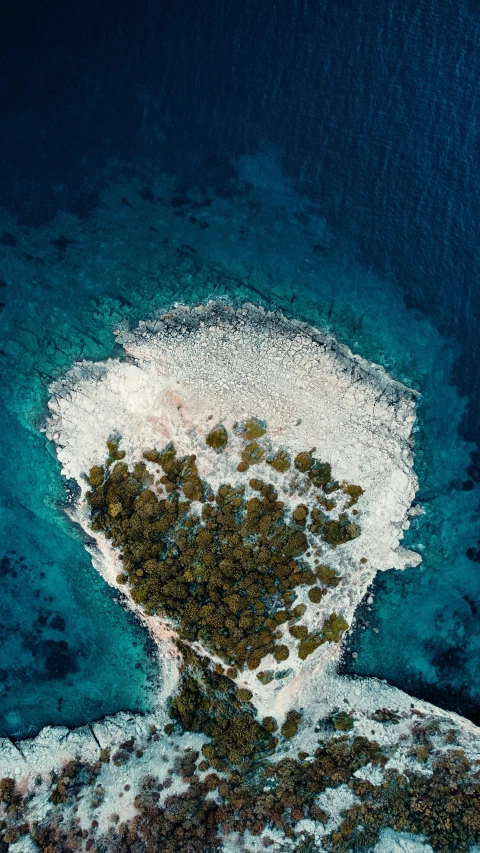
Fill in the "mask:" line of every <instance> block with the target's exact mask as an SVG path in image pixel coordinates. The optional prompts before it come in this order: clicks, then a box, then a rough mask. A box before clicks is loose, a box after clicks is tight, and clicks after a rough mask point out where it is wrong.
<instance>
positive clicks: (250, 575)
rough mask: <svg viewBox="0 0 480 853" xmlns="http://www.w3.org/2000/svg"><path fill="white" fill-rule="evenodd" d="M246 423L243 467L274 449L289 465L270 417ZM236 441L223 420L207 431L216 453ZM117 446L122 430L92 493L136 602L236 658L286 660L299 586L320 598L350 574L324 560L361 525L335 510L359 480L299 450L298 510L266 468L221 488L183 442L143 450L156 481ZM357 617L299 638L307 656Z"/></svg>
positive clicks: (98, 469) (100, 524)
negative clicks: (346, 479)
mask: <svg viewBox="0 0 480 853" xmlns="http://www.w3.org/2000/svg"><path fill="white" fill-rule="evenodd" d="M239 430H240V431H241V434H242V436H243V437H244V441H245V442H246V443H244V445H243V449H242V451H241V461H240V463H239V466H238V469H239V474H241V473H242V472H245V471H247V470H248V468H250V467H251V466H252V465H258V464H259V463H260V462H261V461H262V460H263V459H264V457H266V458H265V461H266V462H269V464H270V465H271V466H273V467H274V468H275V469H276V470H277V471H278V472H282V473H285V472H286V471H287V470H289V469H290V462H289V461H288V455H287V454H286V452H283V451H278V452H276V453H275V454H273V455H272V454H270V457H269V456H268V453H267V451H266V448H265V447H264V446H261V445H260V444H259V443H258V439H259V438H261V437H262V436H263V435H264V434H265V426H264V424H262V423H261V422H260V421H258V420H256V419H251V420H250V421H247V422H246V424H244V425H241V426H240V427H239ZM227 443H228V433H227V431H226V429H225V427H223V425H221V424H220V425H218V426H217V427H215V428H214V429H212V430H211V432H210V433H209V434H208V435H207V438H206V444H207V445H208V448H209V449H208V450H207V448H206V452H214V453H221V452H222V451H223V450H224V448H225V447H226V446H227ZM118 448H119V442H118V440H115V439H111V440H110V441H109V444H108V449H109V457H108V459H107V462H106V465H105V466H104V467H103V466H95V467H93V468H92V469H91V470H90V473H89V475H88V481H89V484H90V487H91V490H90V491H89V492H88V493H87V501H88V503H89V506H90V508H91V516H92V517H91V526H92V529H93V530H95V531H102V532H103V533H104V534H105V536H106V537H107V538H109V539H110V540H111V541H112V544H113V545H114V546H115V547H116V548H117V549H119V551H120V558H121V559H122V561H123V563H122V566H123V571H122V573H121V574H120V575H119V577H118V580H119V582H121V583H127V584H128V586H129V588H130V592H131V595H132V598H133V600H134V601H135V602H136V603H137V604H139V605H141V606H142V607H143V608H144V609H145V611H146V612H147V613H149V614H153V613H159V614H162V615H165V616H167V617H168V618H170V619H171V620H172V621H173V622H174V623H175V625H176V626H177V628H178V633H179V635H180V637H182V638H183V639H185V640H189V641H193V640H199V641H201V642H202V643H203V644H204V645H205V647H206V648H208V649H209V650H210V651H213V652H214V653H216V654H217V655H219V656H220V657H221V658H223V660H224V661H225V662H226V663H227V664H229V665H230V666H236V667H238V668H242V667H244V666H245V665H247V666H248V667H249V668H250V669H256V668H257V667H258V666H259V664H260V662H261V660H262V658H264V657H265V656H266V655H268V654H270V653H272V654H273V656H274V657H275V659H276V660H277V662H278V661H283V660H285V659H286V658H287V657H288V654H289V650H288V647H287V646H285V645H284V644H282V643H280V642H278V640H279V639H280V638H281V632H279V630H278V629H279V625H280V624H282V623H283V622H285V621H286V620H295V619H296V618H297V617H298V613H296V612H295V608H294V606H293V603H294V601H295V598H296V595H297V590H298V589H299V588H301V587H302V586H305V585H307V586H309V587H311V589H310V592H309V598H310V601H311V602H312V603H313V604H318V603H319V602H320V601H321V599H322V597H323V595H324V594H325V592H326V591H327V587H328V586H333V585H335V583H336V582H339V580H340V578H337V576H336V574H335V572H334V571H333V570H331V569H328V567H325V566H322V565H320V561H319V560H318V559H316V557H315V551H316V549H317V546H318V544H320V543H322V542H323V543H326V544H328V545H330V546H336V545H339V544H343V543H345V542H348V541H349V540H351V539H353V538H355V537H357V536H358V535H359V534H360V527H359V526H358V524H355V523H354V522H352V521H351V519H350V518H349V516H348V512H347V511H346V509H344V511H343V512H340V514H339V516H338V518H336V519H335V518H332V517H330V515H329V512H330V511H331V510H332V509H333V507H334V506H335V502H334V501H332V500H331V499H328V500H327V499H326V495H327V494H331V493H332V492H333V491H339V492H343V493H346V494H348V495H349V496H350V503H351V502H352V498H353V497H354V498H355V499H358V497H359V496H360V494H361V493H362V490H361V489H360V487H352V486H349V485H348V484H342V486H340V485H339V484H338V483H337V482H336V481H333V480H332V474H331V469H330V465H329V464H328V463H323V462H320V461H319V460H318V459H315V457H314V456H313V454H312V453H311V452H305V453H300V454H298V455H297V456H296V457H295V459H294V470H295V473H296V476H297V478H299V477H300V478H301V477H302V476H303V482H302V483H301V487H302V490H303V492H305V491H306V490H307V489H310V493H309V494H311V502H314V506H313V507H312V508H309V506H307V504H300V505H297V506H296V507H295V508H294V509H293V511H292V510H291V508H290V507H289V506H288V505H287V504H286V503H285V502H284V501H282V500H279V498H278V492H277V489H276V488H275V487H274V485H273V484H272V483H268V482H266V481H265V480H263V479H260V478H258V477H253V478H250V479H249V478H248V475H247V476H245V477H243V478H242V477H240V476H239V477H238V480H237V482H236V483H235V484H233V485H231V484H228V483H226V484H224V485H221V486H220V487H219V488H218V489H217V491H216V493H214V491H213V490H212V489H211V487H210V486H209V484H208V483H206V482H205V481H204V480H202V479H201V477H200V474H199V470H198V467H197V460H196V457H195V456H182V457H179V456H177V453H176V450H175V447H174V446H173V445H172V444H170V445H168V446H167V447H166V448H165V449H164V450H162V451H161V452H158V451H157V450H151V451H147V452H146V453H144V458H145V460H147V461H149V462H151V463H153V464H154V465H156V466H158V469H159V470H158V473H159V474H160V477H159V479H158V480H157V481H156V483H155V486H154V485H153V479H154V478H153V476H152V474H151V473H149V471H148V470H147V466H146V465H145V463H144V462H140V463H138V464H136V465H135V466H134V467H133V468H129V467H128V465H127V464H126V463H125V462H123V461H121V459H122V451H120V450H119V449H118ZM287 462H288V468H285V465H286V464H287ZM267 470H268V469H267ZM307 557H308V558H309V559H306V558H307ZM312 566H313V567H314V568H312ZM318 582H319V583H320V584H321V585H320V586H318V585H317V583H318ZM347 627H348V625H347V623H346V622H345V620H344V619H343V617H342V616H338V615H337V614H335V613H332V614H330V615H329V617H328V618H327V620H326V621H325V624H324V626H323V629H321V630H320V631H317V632H315V633H312V634H309V633H308V631H307V633H306V635H304V636H301V637H299V647H298V654H299V657H300V658H301V659H304V658H305V657H307V655H309V654H311V653H312V652H313V651H315V649H316V648H318V647H319V646H320V645H321V644H322V643H324V642H327V641H330V642H337V641H338V640H339V639H340V638H341V636H342V634H343V632H344V631H345V630H346V628H347Z"/></svg>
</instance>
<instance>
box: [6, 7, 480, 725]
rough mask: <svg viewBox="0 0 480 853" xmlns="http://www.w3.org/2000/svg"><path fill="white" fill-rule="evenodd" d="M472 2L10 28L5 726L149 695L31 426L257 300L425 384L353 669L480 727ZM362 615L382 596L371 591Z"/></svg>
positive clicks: (50, 14)
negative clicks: (158, 333)
mask: <svg viewBox="0 0 480 853" xmlns="http://www.w3.org/2000/svg"><path fill="white" fill-rule="evenodd" d="M479 76H480V7H478V5H477V4H476V3H474V2H473V0H472V2H466V0H463V2H462V0H460V2H455V3H454V2H452V0H443V2H435V0H433V2H432V0H430V2H425V0H419V2H418V0H417V2H415V3H414V2H412V0H403V2H402V3H400V2H399V1H398V0H393V2H390V3H388V4H386V3H384V2H381V0H370V2H368V3H366V4H363V5H362V4H355V3H351V2H346V0H338V2H335V0H333V2H329V0H316V2H313V0H292V2H289V3H286V2H280V0H269V2H267V1H266V0H255V2H253V0H245V2H243V3H241V4H239V3H236V2H233V0H202V2H198V0H197V1H196V2H194V0H175V2H173V0H165V2H162V3H153V2H151V1H150V2H149V0H139V2H137V3H135V4H132V3H125V4H123V5H122V4H114V3H113V2H100V3H98V2H93V0H77V1H76V0H70V2H66V3H65V2H60V0H53V1H52V2H50V3H48V4H46V5H45V7H38V4H34V3H33V2H24V3H22V2H20V3H17V4H10V8H9V9H8V10H7V13H6V14H5V15H4V17H3V19H2V28H1V31H0V111H1V112H0V116H1V122H0V153H1V156H0V300H1V313H0V327H1V331H0V335H1V340H0V359H1V365H2V382H1V388H0V393H1V395H2V408H1V412H0V420H1V422H0V436H1V439H0V447H1V454H2V464H1V466H0V519H1V530H2V553H1V555H0V556H1V559H0V580H1V603H2V608H1V614H2V615H1V619H0V638H1V642H0V735H10V736H20V737H24V736H28V735H29V734H33V733H35V732H37V731H39V729H40V728H42V726H45V725H48V724H58V725H68V726H74V725H80V724H82V723H85V722H89V721H92V720H94V719H98V718H99V717H101V716H103V715H105V714H110V713H115V712H116V711H119V710H140V711H141V710H145V709H146V708H148V707H149V706H151V704H152V703H153V702H154V701H155V686H156V674H155V673H156V666H155V659H154V654H153V650H152V647H151V644H150V643H149V640H148V637H147V636H146V634H145V632H144V630H143V628H142V627H141V626H140V625H138V624H137V623H136V621H135V620H134V619H133V617H132V616H131V615H130V614H129V613H128V612H127V610H126V609H125V607H124V606H122V602H121V601H120V600H117V597H116V595H115V594H114V593H113V592H112V591H111V590H109V589H108V587H106V586H105V584H104V583H103V581H102V580H101V579H100V577H99V576H98V574H97V573H96V571H95V570H94V568H93V567H92V565H91V561H90V557H89V555H88V553H87V551H86V550H85V547H84V543H83V542H82V539H81V536H80V534H79V532H78V531H77V530H76V529H75V527H74V526H73V524H72V523H71V522H70V521H69V519H68V516H67V515H66V513H65V509H68V505H69V501H71V500H72V499H73V498H74V495H73V494H72V493H70V491H69V487H68V486H69V484H65V483H64V482H63V481H62V478H61V476H60V471H59V466H58V464H57V462H56V459H55V456H54V452H53V448H52V447H51V446H49V443H48V442H47V440H46V439H45V436H44V434H43V432H42V429H43V428H44V423H45V417H46V406H47V401H48V386H49V384H50V383H51V381H52V379H54V378H55V377H56V376H58V375H59V374H61V373H62V372H63V371H65V370H66V369H68V367H69V366H70V365H71V364H72V363H73V362H74V361H75V360H78V359H81V358H87V359H101V358H105V357H107V356H109V355H116V354H117V355H118V353H117V352H116V349H115V337H114V334H113V331H114V329H115V328H116V326H118V324H121V323H124V322H130V323H135V322H137V321H138V320H139V319H141V318H145V317H148V316H149V315H150V314H151V313H152V312H153V311H155V310H156V309H159V308H168V306H169V305H171V304H172V302H173V301H184V300H186V301H191V302H196V301H200V300H202V299H205V298H209V297H224V298H228V299H230V300H233V301H241V300H244V299H250V300H252V301H255V302H259V303H262V304H265V305H268V306H272V305H273V306H278V307H280V308H282V309H283V310H284V311H286V312H287V313H288V314H290V315H292V316H298V317H301V318H304V319H307V320H309V321H311V322H313V323H316V324H319V325H321V326H322V327H324V328H327V329H329V330H330V331H331V332H332V333H334V334H335V335H337V337H338V338H339V339H340V340H342V341H344V342H345V343H347V344H348V345H349V346H350V347H351V348H352V349H353V350H354V351H355V352H358V353H360V354H361V355H363V356H365V357H366V358H368V359H371V360H372V361H375V362H378V363H380V364H383V365H384V366H385V367H386V369H387V370H389V372H390V373H391V374H392V375H393V376H395V377H396V378H398V379H400V380H402V381H404V382H406V383H408V384H410V385H412V386H413V387H415V388H417V389H418V390H419V391H420V395H421V396H420V401H419V409H418V423H417V427H416V433H415V442H416V448H415V449H416V470H417V474H418V477H419V482H420V490H419V494H418V496H417V500H418V503H420V505H421V506H422V508H423V509H424V514H423V515H421V516H419V517H418V518H416V519H415V520H414V521H413V522H412V525H411V528H410V529H409V530H408V531H407V533H406V537H405V541H406V544H407V545H408V546H409V547H412V548H414V549H416V550H418V551H419V552H420V553H421V555H422V558H423V562H422V564H421V566H420V567H419V568H416V569H411V570H406V571H403V572H398V571H393V570H391V569H390V567H389V566H385V572H382V573H381V574H380V575H379V576H378V578H377V579H376V581H375V583H374V585H373V587H372V590H371V591H370V593H371V595H373V602H372V603H368V602H367V600H365V602H364V603H362V605H361V607H360V608H359V611H358V618H357V621H356V625H355V627H354V629H353V630H352V632H351V634H350V638H349V643H348V646H349V647H348V649H347V653H346V655H345V660H344V663H343V666H344V670H345V672H347V673H350V674H351V675H353V676H355V675H357V676H359V675H368V676H376V677H378V678H383V679H386V680H388V681H389V682H391V683H393V684H396V685H397V686H399V687H401V688H403V689H405V690H407V691H408V692H410V693H411V694H412V695H413V696H418V697H422V698H427V699H430V700H432V701H434V702H435V703H436V704H438V705H439V706H441V707H444V708H449V709H453V710H457V711H459V712H460V713H463V714H464V715H466V716H468V717H469V718H470V719H472V720H474V721H475V722H476V723H478V724H480V516H479V500H480V450H479V447H478V441H479V438H480V427H479V424H480V417H479V414H480V413H479V407H480V402H479V401H480V370H479V367H480V346H479V334H478V328H479V324H478V316H479V310H480V289H479V282H480V280H479V269H480V252H479V199H480V168H479V158H480V128H479V120H478V116H479V115H480V109H479V107H480V103H479V101H480V89H479V85H478V84H479ZM368 600H370V599H368Z"/></svg>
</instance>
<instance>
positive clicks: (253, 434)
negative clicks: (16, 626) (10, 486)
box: [0, 302, 480, 853]
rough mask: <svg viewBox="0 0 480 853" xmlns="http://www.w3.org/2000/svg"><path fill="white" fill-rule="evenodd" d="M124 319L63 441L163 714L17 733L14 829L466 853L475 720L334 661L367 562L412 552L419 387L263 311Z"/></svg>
mask: <svg viewBox="0 0 480 853" xmlns="http://www.w3.org/2000/svg"><path fill="white" fill-rule="evenodd" d="M115 334H116V337H117V342H118V345H119V352H120V347H121V348H122V349H121V352H120V354H119V357H118V358H116V359H110V360H108V361H105V362H102V363H93V362H80V363H78V364H76V365H74V367H73V368H72V369H71V370H70V371H69V372H68V373H67V374H66V375H65V376H64V377H63V379H62V380H61V381H58V382H55V383H54V384H53V385H52V387H51V389H50V390H51V398H50V404H49V408H50V414H49V419H48V424H47V435H48V437H49V438H50V439H51V440H52V442H54V444H55V446H56V452H57V456H58V459H59V461H60V463H61V466H62V473H63V475H64V477H65V478H67V479H69V480H74V481H75V482H76V483H77V485H78V488H79V495H78V498H77V499H76V501H75V503H74V505H73V506H72V507H71V508H70V509H69V510H68V512H69V514H70V515H71V518H72V521H73V522H75V523H77V524H79V525H81V527H82V529H83V531H84V533H85V534H86V537H88V538H87V544H86V547H87V548H88V550H89V551H90V553H91V555H92V560H93V563H94V566H95V567H96V569H97V570H98V571H99V572H100V573H101V574H102V576H103V577H104V578H105V580H106V582H107V583H109V584H111V585H112V586H114V587H116V588H117V589H118V590H119V591H121V593H122V595H123V596H124V598H125V601H126V602H127V604H128V606H129V607H131V608H132V609H133V611H134V612H135V613H136V615H137V616H138V618H139V619H140V620H141V621H142V622H143V623H144V624H145V625H146V627H147V629H148V630H149V631H150V633H151V635H152V637H154V639H155V642H156V644H157V648H158V667H159V673H160V678H159V682H160V688H159V691H158V695H157V697H156V704H155V707H154V709H153V710H152V711H151V713H150V714H148V715H145V716H134V715H127V714H119V715H116V716H115V717H112V718H109V719H106V720H103V721H100V722H98V723H95V724H92V725H91V726H86V727H83V728H81V729H76V730H74V731H69V730H67V729H59V728H47V729H44V730H43V731H42V732H41V733H40V734H39V735H38V736H37V737H36V738H34V739H31V740H27V741H21V742H18V743H13V742H11V741H8V740H4V741H1V742H0V775H1V776H2V779H1V780H0V801H1V802H2V808H1V812H0V825H1V827H2V833H3V836H4V839H5V842H4V843H5V844H7V845H10V847H11V849H12V850H18V851H20V850H22V851H23V850H44V851H47V850H48V851H50V850H52V851H63V850H65V851H66V850H114V851H129V850H132V851H139V853H143V851H150V850H162V851H163V850H165V851H172V853H173V851H177V850H178V851H180V850H181V851H182V853H186V851H192V853H203V851H213V850H218V851H229V850H245V851H247V850H250V851H253V850H261V849H270V850H273V851H276V850H285V851H289V850H298V851H300V850H302V851H307V850H308V851H310V850H311V851H317V850H318V851H321V850H326V851H327V850H328V851H337V852H338V853H342V851H345V853H346V851H350V850H376V851H377V853H380V851H382V850H385V851H386V850H392V851H394V850H412V851H414V850H417V849H421V850H429V849H433V850H438V851H442V853H443V851H450V850H452V851H453V850H455V851H466V852H467V851H469V850H471V849H473V845H474V844H475V843H477V842H479V841H480V820H479V817H478V815H479V813H480V785H479V780H478V767H479V766H480V742H479V739H478V729H476V728H475V726H473V725H472V724H471V723H469V722H467V721H465V720H463V719H461V718H460V717H458V716H456V715H455V714H451V713H448V712H444V711H440V710H438V709H437V708H435V707H434V706H432V705H429V704H428V703H425V702H419V701H413V700H412V698H411V697H410V696H407V695H406V694H405V693H403V692H402V691H400V690H397V689H395V688H393V687H391V686H389V685H387V684H386V683H384V682H379V681H377V680H375V679H351V678H346V677H343V676H340V675H339V674H338V663H339V660H340V656H341V654H342V650H343V649H344V648H345V647H346V646H347V645H348V632H349V629H350V628H351V626H352V624H354V620H355V610H356V608H357V606H358V604H359V603H360V601H362V600H363V599H364V597H365V595H366V593H367V590H368V587H369V585H370V584H371V582H372V580H373V578H374V577H375V575H376V573H377V572H379V571H383V570H386V569H390V568H397V569H402V568H404V567H407V566H416V565H418V564H419V563H420V557H419V555H418V554H416V553H414V552H412V551H408V550H406V549H404V548H403V547H402V545H401V541H402V537H403V532H404V530H405V529H406V528H407V527H408V525H409V516H411V515H412V514H415V513H417V512H420V511H421V510H420V508H419V507H417V506H415V507H413V506H412V502H413V501H414V498H415V492H416V488H417V481H416V476H415V472H414V469H413V462H414V454H413V438H412V435H413V427H414V423H415V402H416V393H415V392H414V391H412V390H411V389H409V388H407V387H405V386H403V385H401V384H400V383H398V382H395V381H394V380H393V379H391V377H389V376H388V374H387V373H386V372H385V370H384V369H383V368H380V367H378V366H376V365H373V364H370V363H368V362H367V361H365V360H364V359H362V358H360V357H359V356H357V355H354V354H352V352H351V351H350V350H349V349H348V348H347V347H345V346H343V345H341V344H339V343H338V342H337V341H336V340H335V339H334V338H332V337H330V336H328V335H327V334H325V333H323V332H321V331H320V330H318V329H314V328H312V327H311V326H308V325H306V324H304V323H301V322H298V321H293V320H290V319H287V318H286V317H285V316H284V315H282V314H281V313H280V312H267V311H264V310H263V309H259V308H257V307H255V306H253V305H250V304H245V305H242V306H240V307H237V308H234V307H232V306H230V305H228V304H226V303H222V302H217V303H211V304H208V305H204V306H196V307H188V306H176V307H174V308H172V310H171V311H170V312H169V313H167V314H162V315H161V316H158V317H156V318H153V319H151V320H148V321H146V322H144V323H142V324H140V326H139V327H138V328H136V329H134V330H129V329H116V330H115ZM125 677H126V678H128V673H125ZM415 836H419V837H420V840H416V839H415ZM422 837H423V839H424V840H425V842H426V846H425V845H424V844H423V843H421V838H422ZM10 847H9V848H8V849H10ZM5 849H7V848H6V847H5Z"/></svg>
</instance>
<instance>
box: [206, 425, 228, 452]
mask: <svg viewBox="0 0 480 853" xmlns="http://www.w3.org/2000/svg"><path fill="white" fill-rule="evenodd" d="M205 441H206V443H207V444H208V446H209V447H211V448H212V449H213V450H218V451H220V450H223V449H224V448H225V447H226V446H227V444H228V432H227V430H226V429H225V427H224V426H223V424H219V425H218V426H216V427H214V429H212V430H210V432H209V433H208V435H207V437H206V439H205Z"/></svg>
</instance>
